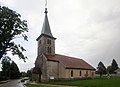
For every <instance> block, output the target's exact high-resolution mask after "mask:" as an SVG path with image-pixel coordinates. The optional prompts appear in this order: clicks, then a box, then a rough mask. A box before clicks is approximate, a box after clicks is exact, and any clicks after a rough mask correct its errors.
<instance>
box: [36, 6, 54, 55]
mask: <svg viewBox="0 0 120 87" xmlns="http://www.w3.org/2000/svg"><path fill="white" fill-rule="evenodd" d="M44 13H45V18H44V23H43V27H42V31H41V35H40V36H39V37H38V38H37V42H38V50H37V55H38V56H40V55H41V54H42V53H44V54H47V55H55V39H56V38H54V37H53V35H52V33H51V29H50V25H49V21H48V17H47V13H48V11H47V8H45V12H44Z"/></svg>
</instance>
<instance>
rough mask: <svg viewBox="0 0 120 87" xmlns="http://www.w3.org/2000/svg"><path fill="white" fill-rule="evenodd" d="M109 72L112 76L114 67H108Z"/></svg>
mask: <svg viewBox="0 0 120 87" xmlns="http://www.w3.org/2000/svg"><path fill="white" fill-rule="evenodd" d="M107 72H108V73H109V74H112V66H108V67H107Z"/></svg>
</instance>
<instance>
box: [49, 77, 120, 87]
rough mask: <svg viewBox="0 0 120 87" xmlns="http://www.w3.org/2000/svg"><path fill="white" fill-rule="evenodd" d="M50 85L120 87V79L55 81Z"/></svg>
mask: <svg viewBox="0 0 120 87" xmlns="http://www.w3.org/2000/svg"><path fill="white" fill-rule="evenodd" d="M48 84H57V85H59V84H60V85H69V86H82V87H120V77H111V78H110V79H107V78H106V77H102V78H98V77H97V78H95V79H89V80H79V81H54V82H48Z"/></svg>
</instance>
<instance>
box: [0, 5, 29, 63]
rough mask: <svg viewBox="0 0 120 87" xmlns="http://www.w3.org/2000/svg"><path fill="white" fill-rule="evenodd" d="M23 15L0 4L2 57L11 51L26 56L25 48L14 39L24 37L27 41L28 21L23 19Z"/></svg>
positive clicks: (0, 55)
mask: <svg viewBox="0 0 120 87" xmlns="http://www.w3.org/2000/svg"><path fill="white" fill-rule="evenodd" d="M20 18H21V15H20V14H19V13H17V12H15V11H13V10H11V9H9V8H7V7H4V6H0V59H1V58H2V57H3V55H6V54H7V52H8V51H11V53H12V54H13V55H18V57H19V58H20V59H23V60H24V61H25V59H26V58H27V57H26V56H24V54H23V51H25V49H24V48H23V47H22V46H21V45H20V44H16V43H15V42H14V39H16V38H20V37H23V38H24V40H26V41H27V36H26V34H25V32H28V28H27V22H26V21H25V20H21V19H20Z"/></svg>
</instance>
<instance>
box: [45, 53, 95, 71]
mask: <svg viewBox="0 0 120 87" xmlns="http://www.w3.org/2000/svg"><path fill="white" fill-rule="evenodd" d="M45 56H46V58H47V60H50V61H58V62H60V63H62V64H63V65H64V66H65V67H66V68H69V69H90V70H95V68H94V67H92V66H91V65H90V64H88V63H87V62H85V61H84V60H82V59H79V58H74V57H69V56H63V55H59V54H55V55H45Z"/></svg>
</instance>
